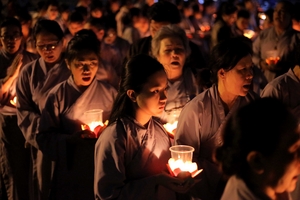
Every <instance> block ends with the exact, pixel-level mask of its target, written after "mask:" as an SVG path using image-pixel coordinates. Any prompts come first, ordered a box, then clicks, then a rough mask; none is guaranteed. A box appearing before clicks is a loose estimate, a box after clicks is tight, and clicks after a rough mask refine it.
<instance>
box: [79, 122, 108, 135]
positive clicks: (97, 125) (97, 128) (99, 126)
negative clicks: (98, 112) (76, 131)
mask: <svg viewBox="0 0 300 200" xmlns="http://www.w3.org/2000/svg"><path fill="white" fill-rule="evenodd" d="M107 125H108V120H106V121H105V122H104V124H103V122H102V121H94V122H91V123H89V124H82V125H81V130H90V131H92V132H93V133H94V134H95V136H96V137H99V135H100V134H101V132H102V131H103V130H104V128H105V127H106V126H107Z"/></svg>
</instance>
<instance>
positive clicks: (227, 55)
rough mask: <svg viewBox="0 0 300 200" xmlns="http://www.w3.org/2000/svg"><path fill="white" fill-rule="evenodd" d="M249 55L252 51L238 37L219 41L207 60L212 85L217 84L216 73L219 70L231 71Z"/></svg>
mask: <svg viewBox="0 0 300 200" xmlns="http://www.w3.org/2000/svg"><path fill="white" fill-rule="evenodd" d="M249 54H252V49H251V48H250V46H249V45H248V44H247V43H246V42H245V41H244V40H243V39H241V38H239V37H237V38H230V39H227V40H224V41H221V42H220V43H218V44H217V45H216V46H214V47H213V49H212V51H211V54H210V58H209V68H210V70H211V73H212V74H211V81H212V83H217V82H218V71H219V70H220V69H224V70H225V71H229V70H231V69H232V68H234V67H235V66H236V64H237V63H238V62H239V61H240V60H241V59H242V58H244V57H245V56H247V55H249Z"/></svg>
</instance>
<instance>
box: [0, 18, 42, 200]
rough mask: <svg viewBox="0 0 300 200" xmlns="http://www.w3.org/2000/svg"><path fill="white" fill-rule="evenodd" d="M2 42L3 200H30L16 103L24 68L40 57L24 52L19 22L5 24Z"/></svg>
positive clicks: (0, 164)
mask: <svg viewBox="0 0 300 200" xmlns="http://www.w3.org/2000/svg"><path fill="white" fill-rule="evenodd" d="M0 42H1V44H2V49H1V51H0V66H1V69H0V82H1V83H0V124H1V128H0V129H1V130H0V182H2V183H4V184H3V188H2V187H1V184H0V199H2V198H3V199H7V198H8V199H16V200H18V199H24V200H27V199H29V196H28V194H29V193H28V181H29V179H28V178H29V176H28V171H29V165H30V152H29V149H25V148H24V143H25V138H24V136H23V134H22V132H21V130H20V129H19V127H18V125H17V115H16V104H15V102H14V101H13V100H14V99H15V96H16V81H17V78H18V76H19V72H20V70H21V68H22V67H24V66H25V65H26V64H27V63H29V62H31V61H32V60H34V59H36V58H37V55H35V54H32V53H29V52H27V51H26V50H24V49H23V48H22V45H21V43H22V28H21V23H20V21H18V20H17V19H15V18H5V19H4V20H3V21H2V22H1V24H0ZM2 189H3V192H1V191H2ZM1 194H3V196H2V195H1ZM4 196H5V197H4Z"/></svg>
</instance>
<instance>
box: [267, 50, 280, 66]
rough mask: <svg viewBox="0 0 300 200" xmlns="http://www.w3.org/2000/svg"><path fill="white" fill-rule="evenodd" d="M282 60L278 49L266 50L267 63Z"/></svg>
mask: <svg viewBox="0 0 300 200" xmlns="http://www.w3.org/2000/svg"><path fill="white" fill-rule="evenodd" d="M279 60H280V57H279V55H278V51H277V50H271V51H267V52H266V63H267V64H268V65H272V64H273V65H275V64H276V63H277V62H278V61H279Z"/></svg>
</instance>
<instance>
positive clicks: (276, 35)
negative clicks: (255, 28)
mask: <svg viewBox="0 0 300 200" xmlns="http://www.w3.org/2000/svg"><path fill="white" fill-rule="evenodd" d="M293 11H294V9H293V4H292V3H290V2H289V1H280V2H278V3H277V5H276V7H275V10H274V13H273V19H274V21H273V23H274V26H273V27H271V28H269V29H265V30H263V31H261V32H260V34H259V36H258V37H257V38H256V39H255V41H254V43H253V63H254V64H255V65H256V66H258V67H259V68H260V69H261V70H262V71H263V72H264V74H265V77H266V78H267V80H268V82H270V81H272V80H273V79H274V78H276V77H277V76H280V75H282V74H284V73H285V72H287V71H288V69H289V68H290V67H291V66H293V64H294V56H293V51H294V49H295V46H296V44H297V43H298V42H299V41H300V33H299V32H298V31H295V30H293V28H292V13H293Z"/></svg>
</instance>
